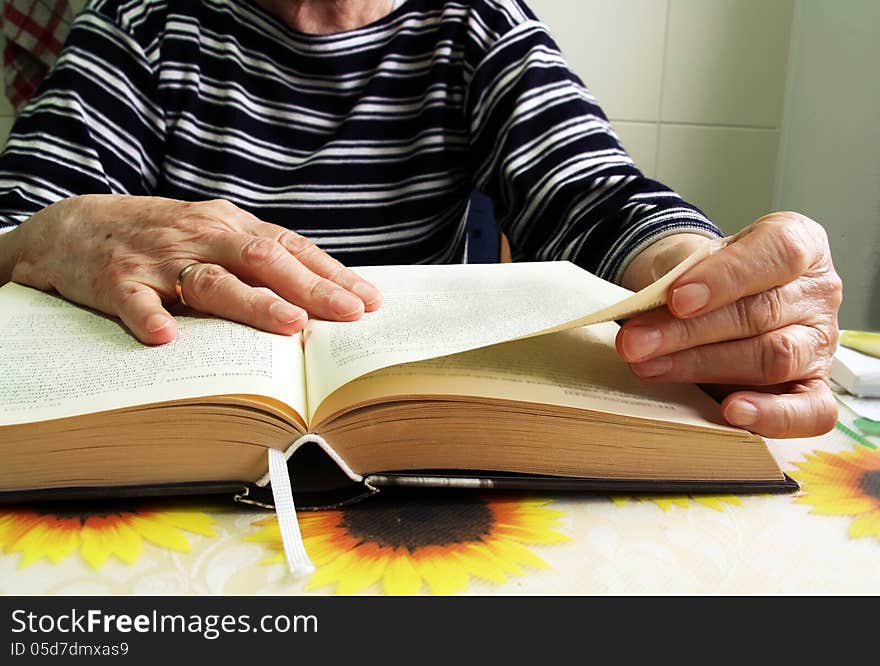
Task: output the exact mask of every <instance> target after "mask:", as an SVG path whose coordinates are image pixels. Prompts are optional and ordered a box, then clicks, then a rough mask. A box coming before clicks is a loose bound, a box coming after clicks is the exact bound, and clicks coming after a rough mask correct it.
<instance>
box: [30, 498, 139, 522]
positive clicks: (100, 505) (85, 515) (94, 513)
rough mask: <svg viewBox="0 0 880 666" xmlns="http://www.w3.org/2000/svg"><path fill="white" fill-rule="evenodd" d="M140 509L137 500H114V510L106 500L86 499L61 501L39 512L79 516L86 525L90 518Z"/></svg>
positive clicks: (40, 513) (41, 513) (58, 516)
mask: <svg viewBox="0 0 880 666" xmlns="http://www.w3.org/2000/svg"><path fill="white" fill-rule="evenodd" d="M139 510H141V507H140V506H139V505H138V504H137V503H135V502H124V501H120V502H114V503H113V508H112V510H109V507H108V505H107V503H106V502H89V501H87V500H86V501H79V502H65V503H64V504H60V503H59V504H58V506H57V507H55V506H53V507H52V508H51V510H50V509H48V508H41V509H38V510H37V513H38V514H39V515H41V516H55V517H56V518H60V519H62V520H64V519H70V518H78V519H79V522H80V523H81V524H82V525H85V524H86V521H87V520H88V519H89V518H109V517H111V516H118V515H120V514H123V513H137V512H138V511H139Z"/></svg>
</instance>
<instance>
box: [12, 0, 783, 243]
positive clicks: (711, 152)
mask: <svg viewBox="0 0 880 666" xmlns="http://www.w3.org/2000/svg"><path fill="white" fill-rule="evenodd" d="M83 2H84V0H79V1H76V0H74V2H73V5H74V6H82V4H83ZM529 4H530V5H531V7H532V8H533V9H534V11H535V13H537V14H538V16H539V17H540V18H541V19H542V20H544V21H545V22H546V23H547V24H548V25H549V26H550V29H551V31H552V32H553V34H554V36H555V37H556V39H557V41H558V42H559V44H560V46H561V47H562V49H563V52H564V53H565V55H566V57H567V58H568V60H569V62H570V63H571V65H572V67H573V68H574V69H575V71H576V72H577V73H578V74H579V75H580V76H581V78H583V79H584V81H585V82H586V83H587V85H588V86H589V87H590V88H591V90H592V91H593V93H594V94H595V95H596V96H597V97H598V98H599V100H600V102H601V103H602V105H603V107H604V108H605V110H606V112H607V113H608V114H609V115H610V117H611V118H612V120H613V121H615V127H616V128H617V130H618V132H619V134H620V136H621V138H622V139H623V142H624V144H625V145H626V147H627V149H628V150H629V151H630V152H631V153H632V155H633V156H634V158H635V159H636V161H637V162H638V164H639V165H640V166H641V168H642V169H643V170H644V171H645V172H646V173H647V174H649V175H651V176H652V177H655V178H657V179H658V180H660V181H662V182H664V183H666V184H667V185H669V186H671V187H673V188H675V189H676V190H678V191H679V192H680V193H681V194H682V195H684V196H685V197H686V198H687V199H689V200H690V201H692V202H693V203H695V204H696V205H698V206H700V207H701V208H703V210H705V211H706V212H707V213H708V214H709V215H710V216H711V217H712V218H713V219H714V220H715V221H716V222H717V223H718V224H720V225H721V227H722V228H723V229H725V230H726V231H734V230H736V229H739V228H741V227H742V226H745V225H746V224H748V223H749V222H751V221H752V220H754V219H755V218H756V217H758V216H760V215H761V214H763V213H765V212H768V211H769V210H770V207H771V204H772V198H773V186H774V175H775V169H776V155H777V150H778V143H779V126H780V123H781V118H782V102H783V92H784V88H785V75H786V66H787V58H788V51H789V47H788V40H789V28H790V24H791V12H792V8H791V4H792V3H791V0H761V1H758V0H529ZM11 115H12V112H11V109H10V108H9V105H8V103H7V102H6V100H5V98H4V99H2V100H0V138H5V136H6V134H7V132H8V129H9V126H10V125H11V122H12V121H11Z"/></svg>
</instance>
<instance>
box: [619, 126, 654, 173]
mask: <svg viewBox="0 0 880 666" xmlns="http://www.w3.org/2000/svg"><path fill="white" fill-rule="evenodd" d="M612 122H613V124H614V131H615V132H617V135H618V136H619V137H620V140H621V141H622V142H623V147H624V148H626V151H627V152H628V153H629V154H630V156H631V157H632V158H633V160H635V163H636V166H638V167H639V169H641V170H642V173H644V174H645V175H646V176H648V177H649V178H654V177H655V176H656V173H657V141H658V132H659V131H660V130H659V128H658V126H657V125H656V123H630V122H622V121H621V122H614V121H612Z"/></svg>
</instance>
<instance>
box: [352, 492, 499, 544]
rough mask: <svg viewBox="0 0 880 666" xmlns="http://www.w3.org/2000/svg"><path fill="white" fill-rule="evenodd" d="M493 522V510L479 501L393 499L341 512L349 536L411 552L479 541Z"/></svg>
mask: <svg viewBox="0 0 880 666" xmlns="http://www.w3.org/2000/svg"><path fill="white" fill-rule="evenodd" d="M377 499H378V498H377ZM493 522H494V521H493V516H492V510H491V509H490V508H489V506H488V505H487V504H486V503H485V502H484V501H481V500H477V501H474V500H471V501H469V502H457V501H455V500H446V501H444V500H440V501H428V502H426V501H418V502H414V501H406V500H405V499H396V498H392V499H385V500H384V501H381V502H379V501H373V502H370V505H369V507H367V508H361V507H359V506H353V507H348V508H347V509H345V510H343V512H342V526H343V527H344V528H345V529H346V531H347V532H348V533H349V534H350V535H351V536H352V537H355V538H356V539H358V540H360V541H363V542H370V543H375V544H376V545H378V546H382V547H390V548H398V547H403V548H408V549H409V550H410V551H414V550H416V549H418V548H424V547H426V546H446V545H450V544H456V543H465V542H473V541H479V540H480V539H481V538H482V537H484V536H486V535H488V534H489V532H490V530H491V529H492V524H493Z"/></svg>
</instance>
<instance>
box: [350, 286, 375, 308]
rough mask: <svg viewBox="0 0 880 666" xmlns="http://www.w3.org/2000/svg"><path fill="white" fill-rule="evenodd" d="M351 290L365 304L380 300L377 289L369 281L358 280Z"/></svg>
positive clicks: (368, 304) (372, 303) (373, 303)
mask: <svg viewBox="0 0 880 666" xmlns="http://www.w3.org/2000/svg"><path fill="white" fill-rule="evenodd" d="M351 290H352V291H353V292H354V293H355V294H356V295H357V296H359V297H360V299H361V300H362V301H363V302H364V305H366V306H370V305H375V304H377V303H378V302H380V301H381V300H382V297H381V296H380V295H379V290H378V289H376V287H374V286H373V285H371V284H370V283H369V282H358V283H356V284H355V285H354V286H353V287H352V288H351Z"/></svg>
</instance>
